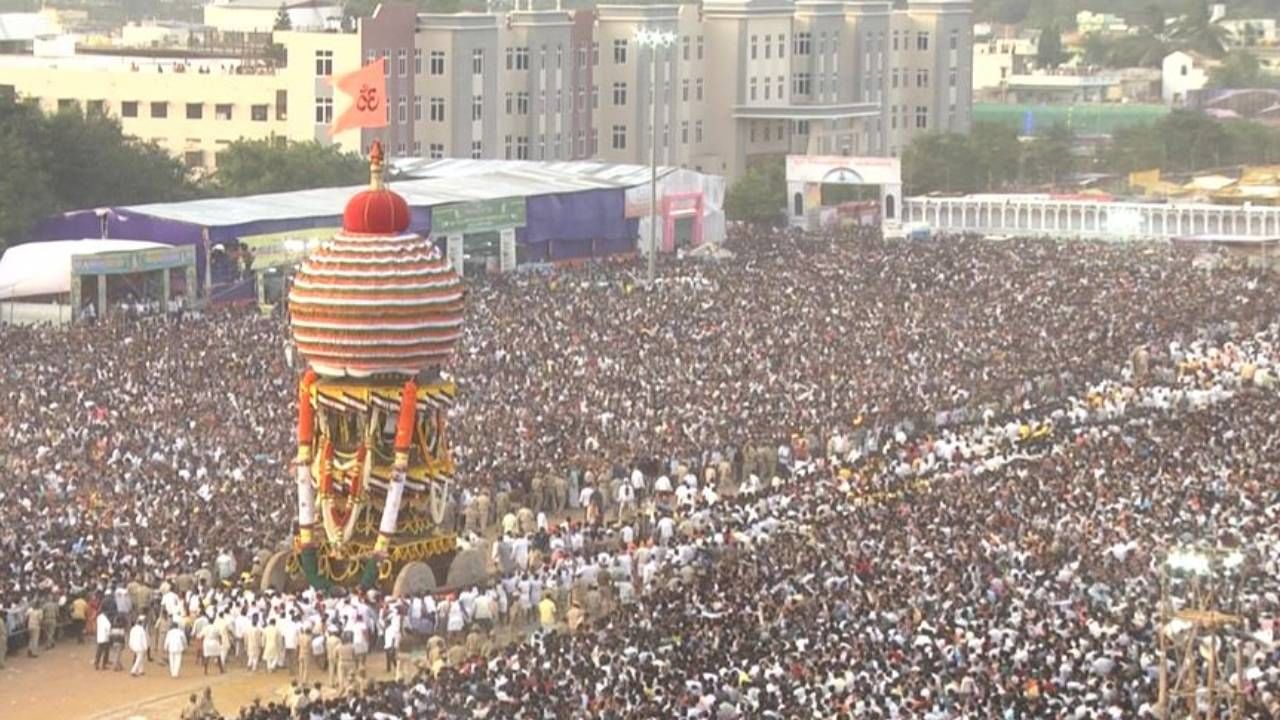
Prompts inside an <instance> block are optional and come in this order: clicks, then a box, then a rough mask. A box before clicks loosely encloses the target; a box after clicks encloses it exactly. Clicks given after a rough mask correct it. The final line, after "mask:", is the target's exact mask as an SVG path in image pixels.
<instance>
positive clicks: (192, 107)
mask: <svg viewBox="0 0 1280 720" xmlns="http://www.w3.org/2000/svg"><path fill="white" fill-rule="evenodd" d="M153 117H154V116H153ZM203 117H204V105H202V104H200V103H187V119H188V120H199V119H201V118H203Z"/></svg>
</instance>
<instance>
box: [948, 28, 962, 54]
mask: <svg viewBox="0 0 1280 720" xmlns="http://www.w3.org/2000/svg"><path fill="white" fill-rule="evenodd" d="M950 43H951V49H952V50H955V49H957V48H959V47H960V31H959V30H952V31H951V39H950Z"/></svg>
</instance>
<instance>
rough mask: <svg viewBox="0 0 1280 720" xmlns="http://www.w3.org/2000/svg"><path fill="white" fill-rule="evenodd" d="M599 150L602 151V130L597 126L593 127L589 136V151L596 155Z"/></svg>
mask: <svg viewBox="0 0 1280 720" xmlns="http://www.w3.org/2000/svg"><path fill="white" fill-rule="evenodd" d="M598 152H600V132H599V131H598V130H596V129H595V128H591V132H590V134H589V135H588V136H587V153H588V154H590V155H595V154H596V153H598Z"/></svg>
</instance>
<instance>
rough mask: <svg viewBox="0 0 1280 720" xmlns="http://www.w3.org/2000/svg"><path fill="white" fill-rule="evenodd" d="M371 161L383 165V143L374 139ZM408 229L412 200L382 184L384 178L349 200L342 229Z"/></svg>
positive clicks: (372, 232)
mask: <svg viewBox="0 0 1280 720" xmlns="http://www.w3.org/2000/svg"><path fill="white" fill-rule="evenodd" d="M369 162H370V164H371V165H373V166H374V167H377V168H379V170H380V169H381V167H382V143H380V142H378V141H376V140H375V141H374V143H373V147H371V148H369ZM408 229H409V203H407V202H405V199H404V198H402V197H400V196H399V195H398V194H396V193H394V192H392V191H390V190H388V189H386V188H385V187H382V183H381V178H380V177H379V178H378V180H377V181H375V185H374V187H372V188H370V189H369V190H365V191H363V192H360V193H358V194H357V195H356V196H355V197H353V198H351V199H350V200H349V201H347V208H346V210H344V211H343V212H342V231H343V232H347V233H352V234H359V235H396V234H398V233H402V232H404V231H405V230H408Z"/></svg>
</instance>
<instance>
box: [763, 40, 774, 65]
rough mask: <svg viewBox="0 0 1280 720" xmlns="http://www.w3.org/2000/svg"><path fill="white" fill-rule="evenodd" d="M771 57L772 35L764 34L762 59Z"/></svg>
mask: <svg viewBox="0 0 1280 720" xmlns="http://www.w3.org/2000/svg"><path fill="white" fill-rule="evenodd" d="M772 57H773V36H772V35H765V36H764V59H765V60H768V59H770V58H772Z"/></svg>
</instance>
